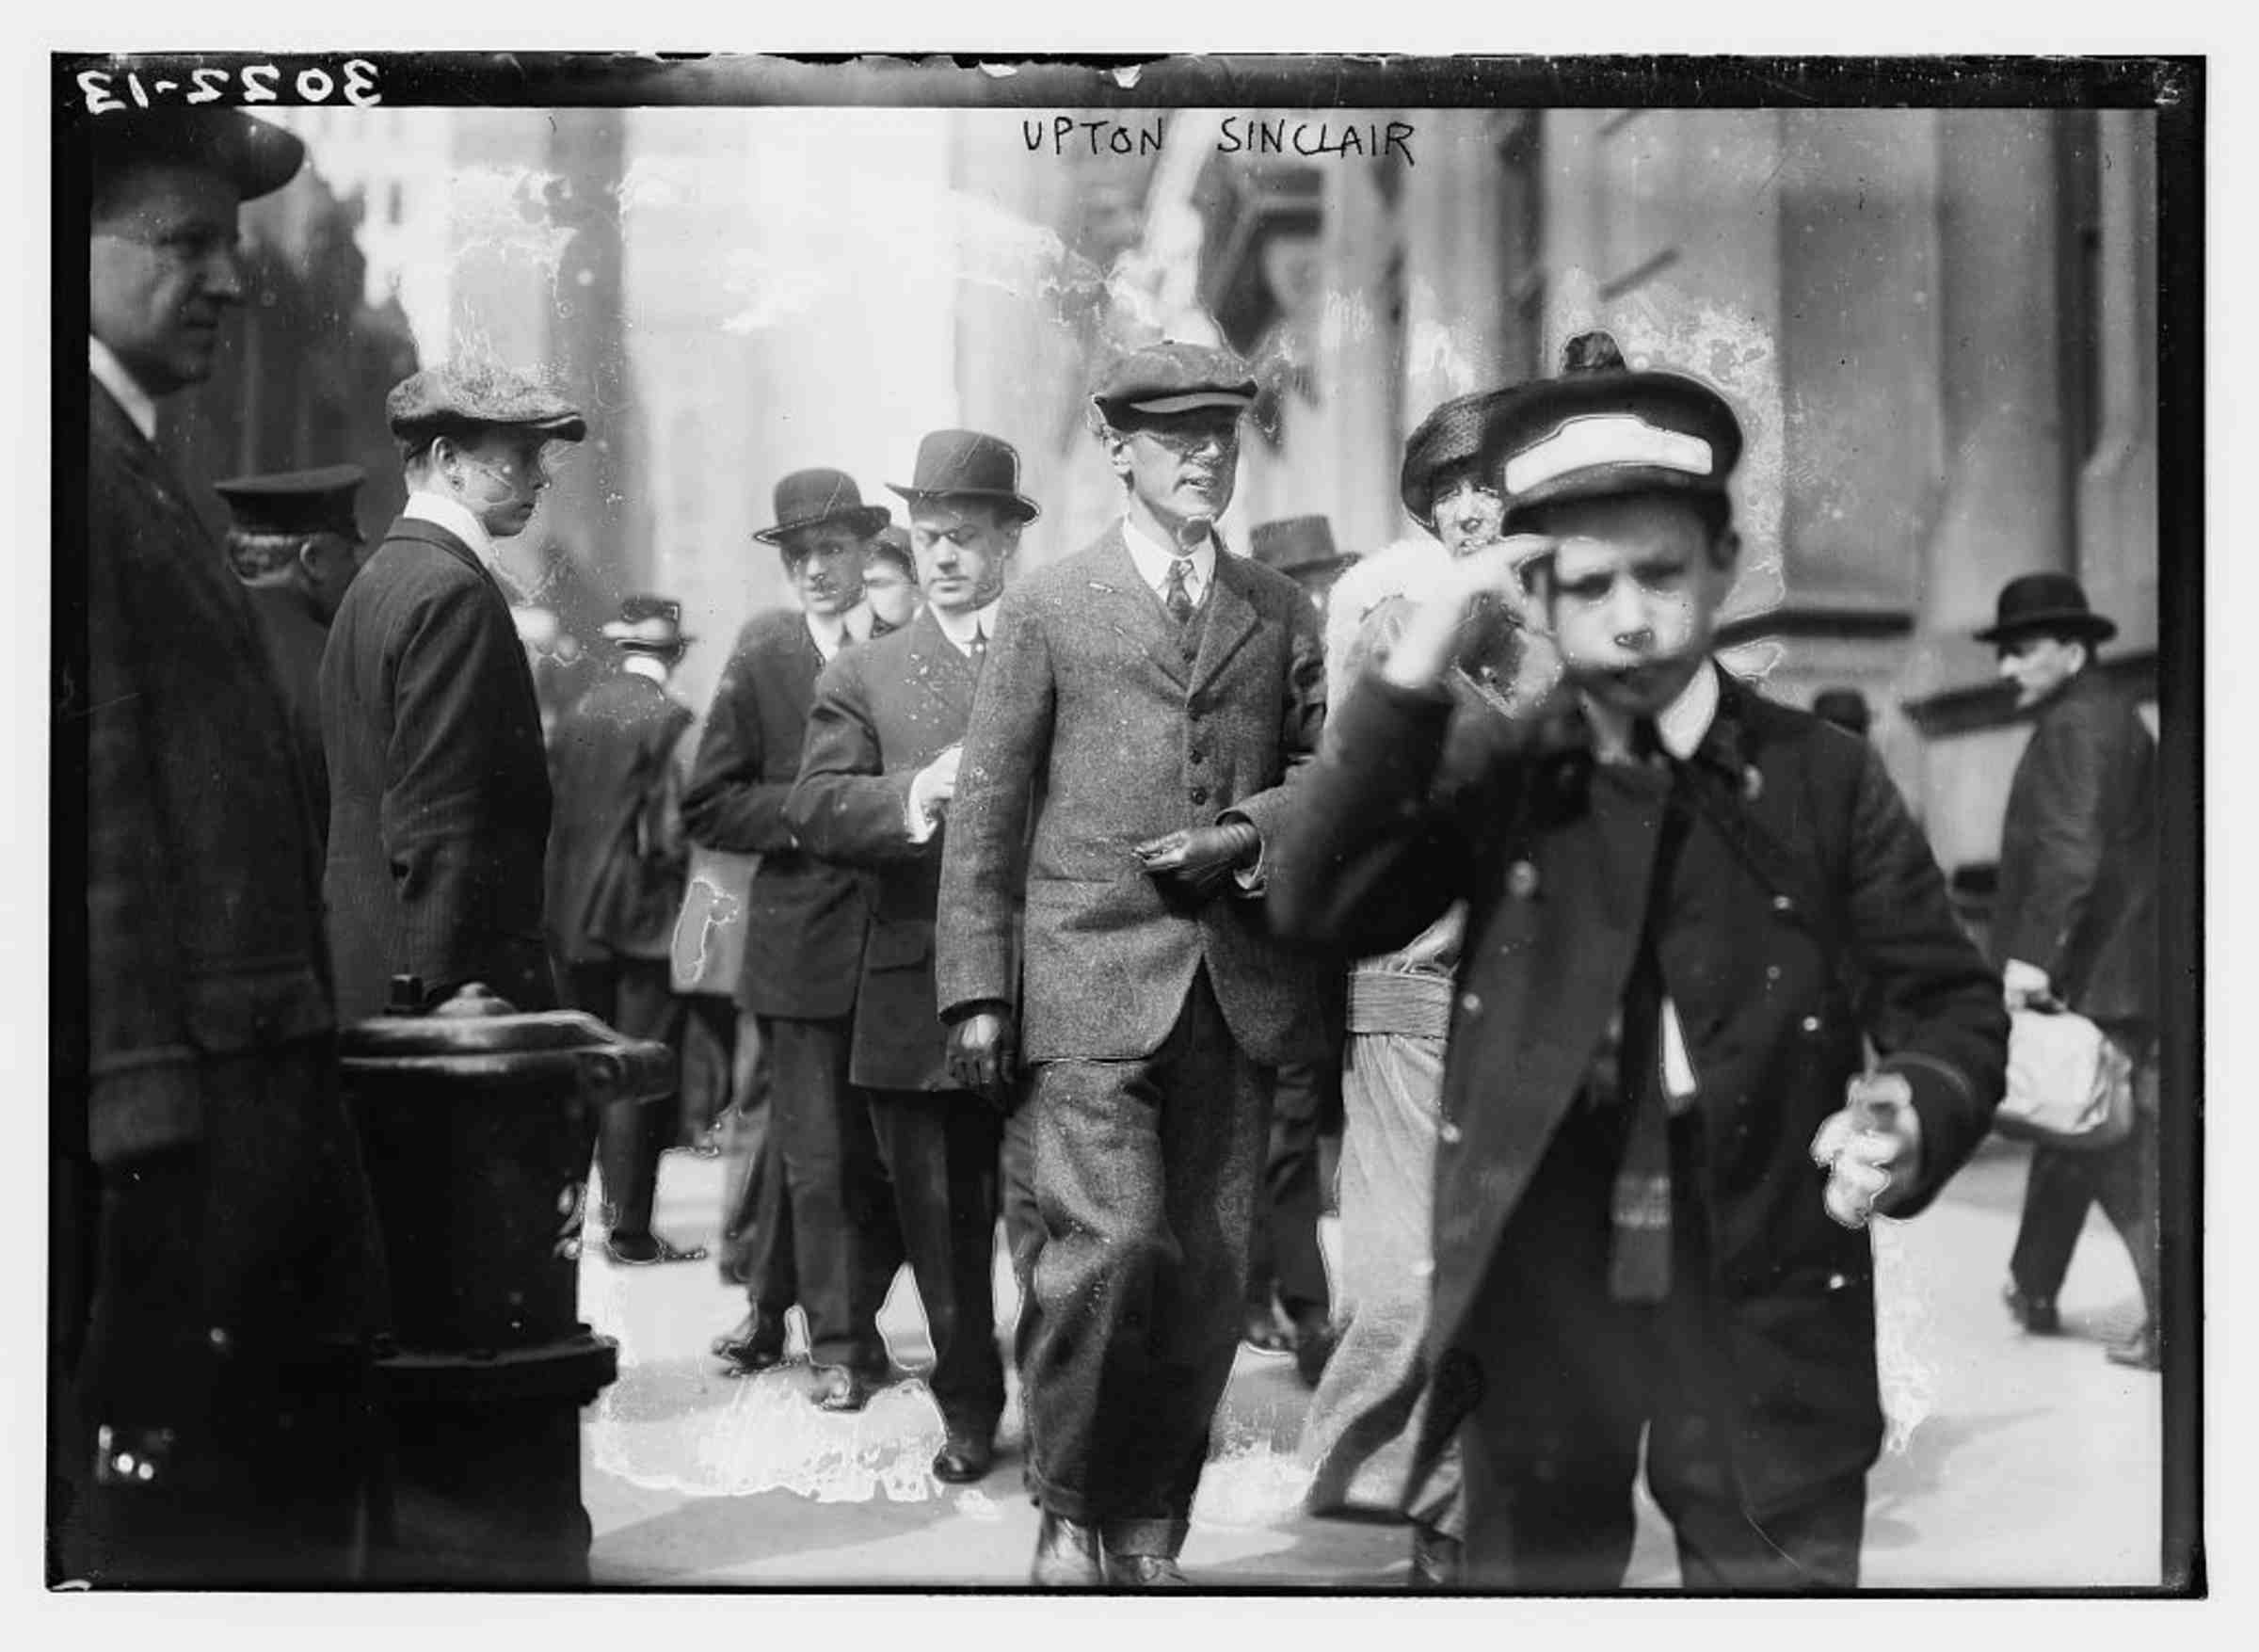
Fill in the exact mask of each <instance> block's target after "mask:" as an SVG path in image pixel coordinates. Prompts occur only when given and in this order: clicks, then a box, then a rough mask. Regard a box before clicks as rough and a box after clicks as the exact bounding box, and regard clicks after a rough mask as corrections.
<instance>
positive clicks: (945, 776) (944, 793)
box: [910, 746, 965, 843]
mask: <svg viewBox="0 0 2259 1652" xmlns="http://www.w3.org/2000/svg"><path fill="white" fill-rule="evenodd" d="M964 756H965V748H964V746H951V747H950V748H949V749H948V750H947V751H945V752H943V753H942V754H941V755H940V756H939V757H937V758H936V759H934V761H933V762H929V763H927V764H926V765H925V767H923V768H921V769H920V770H919V771H918V777H917V778H915V779H913V780H912V781H911V782H910V837H911V839H912V841H913V842H921V843H922V842H925V840H926V839H928V838H930V837H932V836H933V835H934V826H935V823H936V822H937V821H938V820H939V819H940V818H941V816H942V815H943V814H944V813H945V812H947V810H948V809H949V800H950V799H951V798H953V797H954V796H955V795H956V794H957V764H958V763H959V762H961V761H962V760H963V759H964Z"/></svg>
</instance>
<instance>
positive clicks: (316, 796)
mask: <svg viewBox="0 0 2259 1652" xmlns="http://www.w3.org/2000/svg"><path fill="white" fill-rule="evenodd" d="M366 474H367V473H365V472H364V471H362V470H361V468H360V466H359V465H331V466H328V468H327V469H324V470H318V471H282V472H278V473H275V474H273V475H265V476H237V477H235V478H234V479H232V481H226V482H215V483H214V484H213V485H212V490H213V491H214V492H216V493H217V494H218V495H219V496H220V498H222V499H224V500H225V501H227V505H228V511H229V514H230V515H231V516H232V518H233V519H234V520H233V521H232V524H231V525H230V526H229V528H228V565H229V566H230V567H231V568H232V569H234V570H235V577H236V578H237V579H239V580H241V581H242V582H243V584H244V588H245V589H246V590H248V591H249V592H250V594H251V605H252V607H253V608H254V609H256V610H257V611H258V615H259V634H260V636H261V638H262V639H263V640H264V642H265V644H266V652H267V661H268V663H269V664H270V665H271V666H273V667H274V672H275V683H276V686H277V687H279V688H280V689H281V691H282V703H283V706H284V708H285V709H286V710H287V711H288V712H289V714H290V729H291V733H292V734H293V735H294V736H295V737H296V740H297V743H298V756H299V760H300V762H301V763H302V764H303V766H304V768H305V771H306V780H307V785H308V787H309V789H310V790H311V791H312V796H313V818H314V824H315V828H316V830H317V833H318V834H319V836H320V838H321V839H322V841H324V842H327V841H328V835H329V768H328V761H327V760H326V759H325V758H324V757H323V755H322V701H321V674H322V650H324V649H325V648H326V647H328V642H329V622H330V621H331V620H332V619H334V618H336V617H337V605H338V604H339V603H340V602H342V601H344V600H345V587H346V586H347V585H351V584H352V583H353V576H354V575H355V574H357V573H359V572H360V564H361V561H362V558H363V556H364V555H365V554H366V550H367V541H366V540H364V539H363V538H362V537H361V533H360V522H359V521H356V520H355V518H354V515H353V498H354V495H355V494H357V493H358V492H360V484H361V482H362V481H363V480H364V479H365V477H366Z"/></svg>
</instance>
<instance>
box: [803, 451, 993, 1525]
mask: <svg viewBox="0 0 2259 1652" xmlns="http://www.w3.org/2000/svg"><path fill="white" fill-rule="evenodd" d="M889 487H890V488H891V489H892V490H893V491H894V492H896V493H899V494H900V495H902V497H903V498H904V500H905V501H906V502H907V505H908V510H909V518H910V543H911V547H912V550H913V552H914V553H915V554H916V556H917V558H918V568H919V575H920V579H919V584H920V585H921V588H922V590H923V591H924V594H925V606H924V608H923V610H922V611H921V613H920V614H919V615H918V617H916V618H915V619H913V620H912V621H911V622H910V625H909V627H908V629H907V630H905V631H900V632H897V633H895V634H892V635H890V636H885V637H880V638H877V639H875V640H873V642H871V643H870V644H869V645H867V646H866V647H863V648H859V649H851V650H847V651H846V652H844V653H842V654H841V655H840V657H839V658H838V659H836V660H834V661H833V662H832V663H831V664H830V665H828V666H825V668H824V674H823V676H822V677H820V678H819V679H818V680H817V682H816V703H815V709H814V711H813V712H812V713H811V714H809V726H808V744H807V746H806V748H805V750H804V752H803V755H802V757H801V760H800V778H799V783H798V784H797V785H795V786H794V787H793V794H792V797H791V800H790V801H789V802H788V803H787V804H786V806H785V818H786V819H787V820H788V821H789V822H790V823H791V825H792V828H793V832H794V833H795V834H796V835H797V836H798V838H799V840H800V842H801V844H802V846H804V847H805V848H807V849H808V850H809V852H810V853H812V854H815V855H819V856H821V857H823V858H825V859H826V860H830V861H833V862H835V863H837V864H840V865H843V866H852V867H857V868H860V869H863V870H865V871H868V872H869V873H870V874H872V878H873V890H874V902H873V912H872V917H871V928H870V931H869V933H868V935H867V936H866V938H865V939H864V942H863V958H862V980H861V983H860V985H859V986H858V987H857V994H856V1004H855V1048H854V1053H853V1056H852V1058H851V1062H850V1067H849V1072H848V1077H849V1078H850V1079H851V1080H852V1081H853V1082H854V1083H855V1084H856V1085H857V1087H858V1088H859V1089H860V1090H861V1091H862V1092H863V1094H864V1095H865V1096H866V1097H867V1098H868V1100H869V1104H870V1110H871V1123H872V1126H873V1131H874V1132H875V1133H876V1135H877V1137H878V1147H879V1152H880V1156H881V1157H882V1158H883V1159H884V1160H885V1162H886V1168H887V1174H888V1177H889V1179H890V1180H891V1181H892V1183H893V1188H894V1211H895V1214H896V1217H897V1218H898V1219H899V1221H900V1223H901V1226H902V1236H903V1241H904V1243H905V1246H906V1247H907V1249H908V1252H909V1262H910V1268H911V1271H912V1272H913V1274H915V1275H916V1277H917V1280H918V1294H919V1297H920V1298H921V1301H922V1302H923V1304H924V1307H925V1319H926V1324H927V1326H928V1328H929V1329H930V1330H931V1332H932V1336H933V1342H934V1371H933V1376H932V1378H931V1381H930V1386H931V1387H932V1388H933V1391H934V1398H935V1400H936V1402H937V1403H938V1404H939V1405H940V1408H941V1419H942V1422H943V1425H944V1427H945V1429H946V1437H945V1438H944V1440H943V1442H942V1447H941V1450H940V1452H938V1453H937V1455H936V1457H935V1458H934V1473H935V1474H936V1476H937V1477H938V1478H939V1479H941V1480H942V1481H945V1482H948V1483H951V1484H966V1483H969V1482H972V1481H977V1480H980V1479H982V1478H983V1477H985V1475H986V1474H987V1472H988V1468H989V1464H990V1462H991V1460H992V1458H993V1456H994V1453H995V1434H996V1425H997V1421H998V1419H999V1418H1000V1417H1001V1415H1002V1411H1003V1404H1004V1372H1003V1362H1002V1360H1001V1358H1000V1357H999V1355H998V1352H997V1346H996V1315H995V1304H994V1287H993V1284H992V1282H991V1278H990V1270H991V1265H992V1261H993V1257H994V1252H995V1238H996V1219H997V1211H998V1192H997V1176H998V1154H999V1147H1000V1141H1001V1114H1000V1110H999V1108H998V1107H997V1105H996V1104H995V1101H994V1100H993V1099H991V1098H990V1097H988V1096H984V1095H981V1094H977V1093H975V1092H972V1091H969V1090H966V1089H963V1088H961V1087H960V1086H959V1085H958V1084H957V1083H956V1082H955V1081H954V1080H953V1078H952V1077H951V1075H950V1072H949V1067H948V1060H947V1056H948V1051H947V1040H946V1038H945V1037H944V1035H943V1033H942V1028H941V1022H940V1020H939V1018H938V1017H937V1013H936V1002H935V986H934V919H935V912H936V908H937V905H938V902H939V898H940V882H941V853H942V844H943V842H945V841H946V838H947V833H948V818H949V814H950V810H951V807H952V802H953V798H954V796H955V794H956V785H957V772H958V763H959V761H960V759H961V756H962V753H963V749H964V746H963V742H964V738H965V728H966V724H967V722H968V720H969V718H970V716H971V714H972V703H973V687H974V684H975V683H976V682H979V680H980V676H981V671H982V668H983V666H984V665H985V662H986V659H987V655H988V648H989V638H990V636H991V635H992V634H994V632H995V629H996V617H997V605H998V603H999V602H1001V601H1002V598H1003V594H1004V586H1005V584H1006V582H1007V581H1008V580H1009V578H1010V577H1011V571H1012V565H1013V559H1014V558H1015V557H1016V556H1017V553H1018V551H1019V537H1020V533H1021V530H1022V529H1024V528H1025V527H1026V526H1027V524H1028V523H1029V522H1031V521H1034V520H1035V517H1036V515H1037V511H1036V506H1035V502H1034V501H1033V500H1032V499H1030V498H1028V497H1027V496H1026V495H1025V494H1024V493H1022V492H1021V491H1020V490H1019V455H1018V453H1017V451H1016V450H1015V449H1014V448H1013V447H1012V445H1011V444H1010V443H1009V442H1006V441H1002V440H1001V439H1000V438H997V437H994V436H989V435H985V434H984V433H982V432H980V431H975V430H937V431H934V432H933V433H931V434H930V435H928V436H927V437H926V438H925V439H924V440H923V441H921V442H920V443H919V446H918V462H917V466H916V469H915V470H914V471H913V473H912V474H911V478H910V480H909V482H908V484H907V485H905V486H897V485H895V484H891V483H889ZM1006 1099H1007V1100H1009V1099H1011V1098H1009V1097H1007V1098H1006ZM1015 1256H1016V1259H1017V1247H1016V1250H1015Z"/></svg>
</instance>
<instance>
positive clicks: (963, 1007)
mask: <svg viewBox="0 0 2259 1652" xmlns="http://www.w3.org/2000/svg"><path fill="white" fill-rule="evenodd" d="M1011 1013H1012V1006H1011V1005H1010V1004H1009V1003H1007V1002H1005V1001H1004V1000H1002V999H1001V998H975V999H969V1000H968V1001H967V1002H964V1003H953V1004H951V1005H950V1006H949V1008H947V1009H945V1010H943V1011H942V1012H941V1021H942V1024H943V1025H944V1026H950V1027H953V1026H955V1025H957V1024H958V1023H959V1022H960V1021H969V1020H970V1019H972V1018H973V1017H975V1016H1008V1015H1010V1014H1011Z"/></svg>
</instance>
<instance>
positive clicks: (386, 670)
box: [321, 366, 588, 1020]
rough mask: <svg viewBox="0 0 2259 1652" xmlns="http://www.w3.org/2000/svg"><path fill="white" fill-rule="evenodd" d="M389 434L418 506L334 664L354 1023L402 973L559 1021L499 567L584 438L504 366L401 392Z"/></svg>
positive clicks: (339, 887)
mask: <svg viewBox="0 0 2259 1652" xmlns="http://www.w3.org/2000/svg"><path fill="white" fill-rule="evenodd" d="M385 417H386V419H387V420H388V422H389V423H390V424H391V425H392V430H393V437H394V438H395V439H396V440H397V441H399V443H400V452H401V457H402V459H403V461H404V463H405V465H406V468H407V472H408V488H409V493H408V503H407V505H405V506H404V507H403V508H402V510H401V513H400V516H399V519H398V520H397V521H394V522H393V525H392V527H391V528H390V529H388V530H387V531H386V534H385V537H384V542H383V543H382V544H380V545H379V546H377V548H376V554H375V555H373V556H371V557H370V558H369V561H368V565H367V566H366V567H365V568H363V569H361V572H360V578H359V579H357V580H355V581H354V582H353V585H352V588H351V589H349V590H348V591H346V593H345V600H344V602H342V603H341V604H340V605H339V607H338V611H337V619H336V622H335V624H334V625H332V627H331V628H330V637H329V647H328V651H327V652H326V653H325V654H324V655H323V657H322V678H321V683H322V733H323V737H324V740H325V742H326V744H327V746H328V754H329V869H328V879H327V882H326V885H325V888H326V890H327V893H328V899H329V919H330V933H331V936H332V938H333V939H334V940H335V943H336V947H337V960H338V994H337V996H338V1009H339V1012H340V1014H342V1015H344V1016H345V1017H346V1018H349V1019H354V1020H358V1019H360V1018H363V1017H366V1016H375V1015H379V1014H382V1013H383V1012H384V1010H385V1009H386V1007H387V1005H388V1003H389V1002H390V1001H391V983H392V981H393V978H394V977H395V976H411V977H413V978H414V979H415V980H417V981H418V982H420V983H421V984H422V989H423V994H424V1002H426V1003H436V1002H440V1001H441V1000H443V999H445V998H447V997H449V996H450V995H452V994H453V993H454V992H455V991H456V990H457V988H459V987H461V986H466V985H468V984H470V983H472V982H481V983H484V984H485V985H486V986H488V987H489V988H490V989H491V990H492V991H493V992H494V993H495V994H497V995H498V996H499V997H501V998H503V999H505V1000H506V1001H507V1002H509V1003H511V1004H512V1005H514V1006H515V1007H516V1008H518V1009H521V1010H541V1009H553V1008H555V1007H556V1005H557V1002H558V1000H557V991H556V981H555V977H554V975H553V972H552V970H551V965H550V957H549V947H548V942H547V940H546V938H544V935H543V929H542V917H541V902H542V882H543V879H542V864H543V857H544V854H545V852H546V850H547V848H548V844H549V826H550V788H549V762H548V757H547V754H546V752H545V750H544V748H543V746H542V740H541V716H540V711H539V708H538V706H537V702H536V698H535V694H534V680H533V676H532V673H531V672H530V671H529V670H528V669H527V668H526V662H525V651H524V649H523V648H522V646H521V644H520V641H519V637H518V628H517V623H516V621H515V620H514V619H513V618H512V617H511V614H510V602H509V599H508V597H507V596H505V590H504V586H503V585H502V583H501V581H500V580H499V579H498V578H497V576H496V574H495V571H494V567H493V564H494V561H495V558H496V556H497V555H498V554H499V553H498V551H497V549H496V541H498V540H501V539H506V538H509V537H513V536H515V535H518V534H521V533H522V532H524V530H525V527H526V524H527V523H528V522H530V521H532V520H533V515H534V509H535V506H536V505H537V504H538V503H539V501H540V498H541V493H542V490H543V489H546V488H547V487H548V486H549V471H548V468H547V463H546V460H545V457H544V453H545V450H546V449H547V448H548V446H549V444H550V443H551V442H553V441H580V440H581V439H582V437H584V436H585V435H586V434H587V429H588V425H587V421H586V420H585V419H584V418H583V417H582V416H581V414H580V412H579V410H578V409H575V408H573V407H571V406H570V405H569V404H568V403H567V402H565V401H564V400H563V399H562V398H560V397H558V396H557V395H555V394H554V393H552V392H550V391H548V390H546V389H544V388H542V387H541V386H540V385H538V384H537V383H535V382H534V381H533V380H532V379H530V378H528V377H524V376H522V375H521V374H518V373H514V372H512V371H510V370H509V369H507V368H503V367H492V366H480V367H456V366H441V367H427V368H425V369H424V370H422V371H421V372H418V373H416V374H414V375H412V376H410V377H408V378H405V379H403V380H402V381H401V382H400V383H399V384H397V385H395V386H393V392H392V393H391V394H390V395H388V396H387V397H386V398H385Z"/></svg>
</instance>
